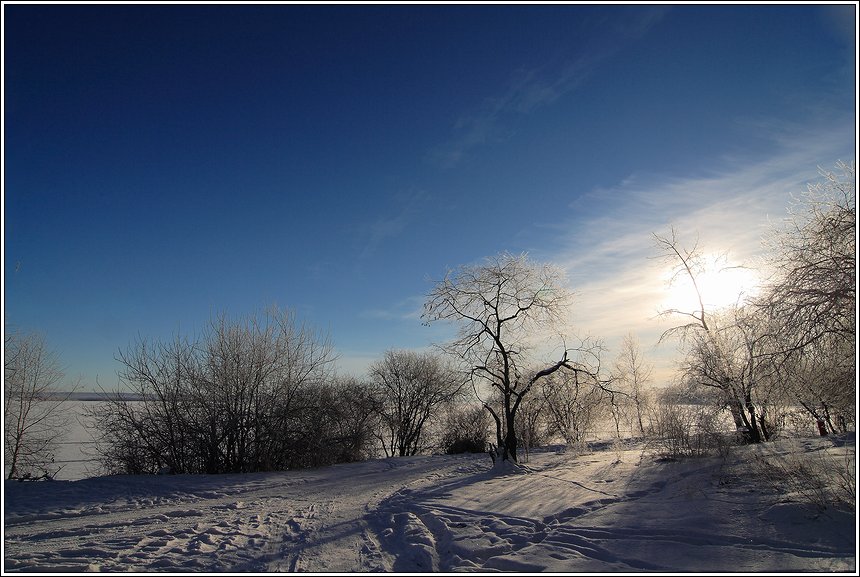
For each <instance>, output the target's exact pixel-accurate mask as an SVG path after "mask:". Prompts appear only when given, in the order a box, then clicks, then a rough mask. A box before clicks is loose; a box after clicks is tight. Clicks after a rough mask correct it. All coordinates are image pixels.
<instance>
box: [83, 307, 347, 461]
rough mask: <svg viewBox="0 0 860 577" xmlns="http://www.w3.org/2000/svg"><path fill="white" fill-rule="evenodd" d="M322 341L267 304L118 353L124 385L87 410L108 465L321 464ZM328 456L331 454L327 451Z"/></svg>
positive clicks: (327, 370)
mask: <svg viewBox="0 0 860 577" xmlns="http://www.w3.org/2000/svg"><path fill="white" fill-rule="evenodd" d="M333 360H334V356H333V353H332V347H331V344H330V343H329V341H328V339H327V338H326V337H324V336H322V335H320V334H318V333H317V332H315V331H313V330H311V329H309V328H308V327H306V326H304V325H301V324H299V323H298V322H297V321H296V319H295V316H294V315H293V314H291V313H289V312H281V311H278V310H272V311H269V312H267V313H266V314H264V315H257V316H253V317H249V318H246V319H242V320H238V321H230V320H227V319H226V318H225V317H223V316H222V317H218V318H215V319H213V320H212V321H211V323H210V325H209V326H208V327H207V329H206V330H205V332H204V334H203V336H202V337H201V338H200V339H199V340H197V341H195V342H190V341H188V340H187V339H183V338H180V337H177V338H175V339H174V340H172V341H168V342H156V343H154V344H150V343H148V342H147V341H145V340H141V341H139V342H137V343H135V344H133V345H131V346H130V347H129V348H128V350H127V351H124V352H120V354H119V361H120V362H121V363H122V365H123V368H122V370H121V371H120V374H119V376H120V379H121V382H122V383H123V385H124V388H125V389H127V390H130V391H132V392H134V393H136V394H137V395H136V396H137V398H139V399H141V400H139V401H129V400H126V399H125V398H123V397H120V396H118V395H117V396H115V397H113V398H111V399H110V401H109V402H107V403H105V404H104V405H103V406H102V407H100V408H99V409H98V410H97V411H96V413H95V414H94V415H93V417H94V418H95V421H96V423H97V428H98V430H99V431H100V433H101V436H100V439H99V440H100V447H101V449H100V450H101V451H102V454H103V457H104V460H106V461H107V464H108V469H109V470H117V469H118V470H127V471H126V472H138V473H143V472H155V471H157V470H160V469H163V468H167V469H169V470H171V471H172V472H176V473H200V472H206V473H221V472H250V471H261V470H280V469H288V468H292V467H301V466H308V465H316V464H320V460H321V459H324V458H325V457H324V456H323V455H325V454H326V450H327V449H328V448H327V447H325V446H323V445H320V444H319V443H320V442H321V441H322V440H324V439H329V440H330V439H333V438H337V436H332V435H330V434H329V432H328V431H322V430H321V427H323V426H324V425H325V424H326V423H330V422H331V420H330V419H328V417H329V416H330V413H326V414H325V415H324V416H326V417H327V418H322V417H319V418H315V417H314V416H313V415H321V414H322V413H321V412H320V411H322V410H323V408H322V407H321V406H320V403H322V402H323V400H324V399H334V398H337V396H336V395H331V394H323V393H324V392H326V391H324V390H323V388H324V385H326V383H327V382H328V381H329V380H330V379H331V378H332V372H331V366H332V361H333ZM331 452H334V453H337V452H338V451H336V450H332V451H331Z"/></svg>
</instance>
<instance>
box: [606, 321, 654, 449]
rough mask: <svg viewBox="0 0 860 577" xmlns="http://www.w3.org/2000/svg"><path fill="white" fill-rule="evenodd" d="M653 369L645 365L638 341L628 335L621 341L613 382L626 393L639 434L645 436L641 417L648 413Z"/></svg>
mask: <svg viewBox="0 0 860 577" xmlns="http://www.w3.org/2000/svg"><path fill="white" fill-rule="evenodd" d="M653 370H654V367H653V366H652V365H650V364H649V363H647V362H646V361H645V359H644V358H643V356H642V351H641V349H640V347H639V341H638V339H637V338H636V337H635V336H633V334H631V333H628V334H626V335H625V336H624V339H623V340H622V341H621V351H620V352H619V353H618V356H617V357H616V359H615V381H616V382H617V383H618V387H619V388H620V389H621V390H622V391H623V392H624V393H626V399H628V400H629V403H625V404H629V405H632V407H630V408H631V409H632V412H633V416H635V420H636V423H635V424H636V427H637V428H638V430H639V434H642V435H644V434H645V425H644V423H643V421H642V416H643V415H645V414H647V412H648V404H649V401H650V397H651V395H650V391H649V390H648V385H649V383H650V379H651V372H652V371H653Z"/></svg>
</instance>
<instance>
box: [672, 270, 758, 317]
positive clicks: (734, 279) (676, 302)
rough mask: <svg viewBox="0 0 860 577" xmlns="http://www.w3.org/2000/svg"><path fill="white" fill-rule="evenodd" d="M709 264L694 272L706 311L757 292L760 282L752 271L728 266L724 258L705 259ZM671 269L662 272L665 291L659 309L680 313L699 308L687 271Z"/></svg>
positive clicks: (735, 302)
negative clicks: (680, 271) (678, 272)
mask: <svg viewBox="0 0 860 577" xmlns="http://www.w3.org/2000/svg"><path fill="white" fill-rule="evenodd" d="M706 262H708V263H709V264H708V265H707V266H704V267H703V268H702V270H700V271H698V273H697V274H696V284H697V286H698V288H699V292H700V293H701V295H702V302H703V304H704V306H705V310H706V311H713V310H717V309H721V308H725V307H729V306H732V305H735V304H742V303H743V302H744V300H745V299H746V298H748V297H750V296H753V295H755V294H756V292H757V290H758V285H759V278H758V274H757V273H756V271H755V270H753V269H750V268H746V267H742V266H727V265H726V263H725V261H724V259H721V258H710V259H706ZM673 273H674V271H672V270H667V271H665V272H664V275H663V276H664V280H665V281H666V283H667V285H668V293H667V295H666V297H665V300H664V303H663V306H662V308H663V309H664V310H665V309H675V310H678V311H682V312H693V311H698V310H699V309H700V308H701V306H700V304H699V300H698V297H697V295H696V289H695V287H694V286H693V283H692V281H691V280H690V278H689V276H688V275H686V274H679V275H675V277H674V278H672V275H673Z"/></svg>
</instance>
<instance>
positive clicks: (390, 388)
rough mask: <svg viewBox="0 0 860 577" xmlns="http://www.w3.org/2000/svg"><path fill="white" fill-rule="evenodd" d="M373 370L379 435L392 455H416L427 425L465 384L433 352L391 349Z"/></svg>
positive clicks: (458, 394) (372, 378) (372, 381)
mask: <svg viewBox="0 0 860 577" xmlns="http://www.w3.org/2000/svg"><path fill="white" fill-rule="evenodd" d="M369 373H370V381H371V383H372V385H373V387H374V389H375V391H376V398H377V403H376V408H377V411H378V414H379V421H380V423H379V424H380V429H379V435H378V436H379V440H380V441H381V442H382V446H383V449H384V451H385V454H386V455H387V456H389V457H393V456H395V455H398V456H401V457H403V456H407V455H416V454H417V453H418V452H419V451H421V450H422V449H424V448H425V443H424V441H425V438H424V437H425V435H424V433H425V428H426V425H427V424H428V423H429V421H430V420H431V419H433V418H435V417H436V416H437V414H438V413H439V411H440V409H441V408H442V407H443V406H444V405H445V404H446V403H449V402H451V401H453V400H454V399H456V398H457V397H458V396H460V394H461V392H462V390H463V387H464V385H465V383H464V382H463V380H462V379H460V378H458V376H457V375H456V374H455V373H454V371H452V370H451V369H450V368H449V367H447V366H446V365H445V363H444V362H443V360H442V359H441V358H440V357H439V356H438V355H434V354H431V353H423V354H419V353H416V352H414V351H405V350H401V351H397V350H389V351H386V352H385V354H384V356H383V358H382V359H380V360H378V361H376V362H375V363H373V364H372V365H371V366H370V369H369Z"/></svg>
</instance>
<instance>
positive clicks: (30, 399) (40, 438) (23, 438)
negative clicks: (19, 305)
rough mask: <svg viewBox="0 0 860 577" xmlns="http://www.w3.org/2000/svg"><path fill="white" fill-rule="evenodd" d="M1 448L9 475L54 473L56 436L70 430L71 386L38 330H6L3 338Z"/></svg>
mask: <svg viewBox="0 0 860 577" xmlns="http://www.w3.org/2000/svg"><path fill="white" fill-rule="evenodd" d="M3 345H4V346H3V356H4V362H3V421H4V428H3V453H4V458H5V462H6V466H7V467H8V468H9V470H8V474H7V478H9V479H16V478H36V477H40V478H42V477H44V478H49V477H53V476H54V475H55V474H56V473H57V472H58V469H57V468H56V467H55V466H54V465H53V463H54V454H55V452H56V450H57V443H58V441H59V440H60V439H61V438H62V437H63V435H65V434H66V433H67V432H68V426H69V424H70V417H69V414H68V413H67V412H65V411H63V406H62V404H63V402H64V401H65V400H66V398H67V397H68V392H67V393H66V394H65V395H62V396H60V391H59V390H58V386H59V385H60V382H61V381H62V379H63V376H64V375H63V371H62V369H61V367H60V362H59V359H58V358H57V355H56V354H55V353H54V352H52V351H50V350H48V348H47V344H46V343H45V339H44V338H43V337H42V336H40V335H38V334H29V335H19V334H15V333H7V334H6V336H5V339H4V343H3Z"/></svg>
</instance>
